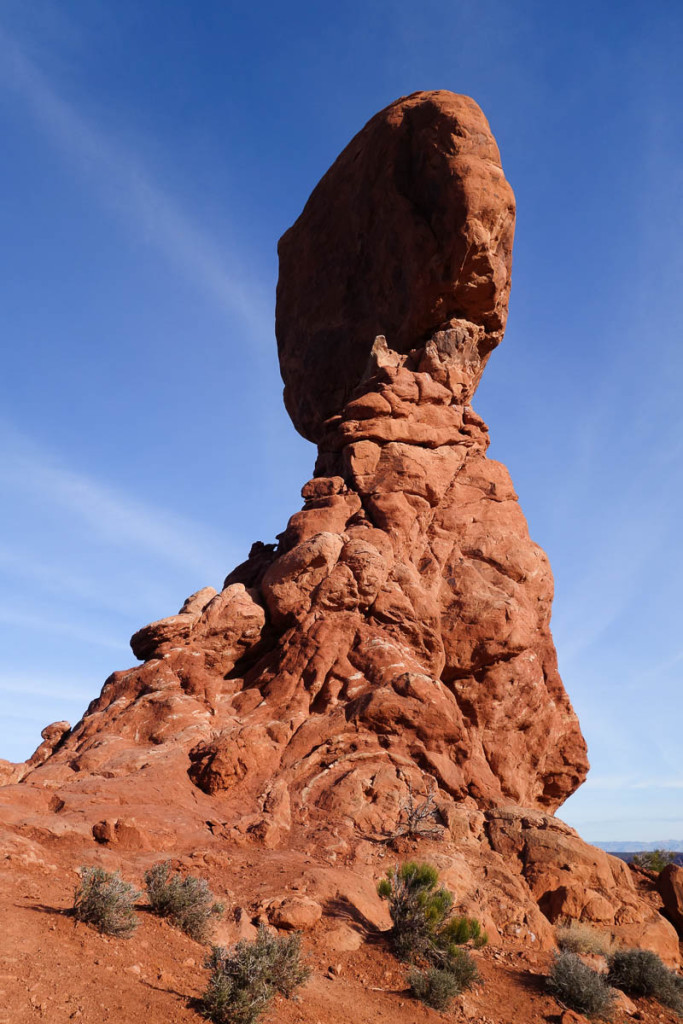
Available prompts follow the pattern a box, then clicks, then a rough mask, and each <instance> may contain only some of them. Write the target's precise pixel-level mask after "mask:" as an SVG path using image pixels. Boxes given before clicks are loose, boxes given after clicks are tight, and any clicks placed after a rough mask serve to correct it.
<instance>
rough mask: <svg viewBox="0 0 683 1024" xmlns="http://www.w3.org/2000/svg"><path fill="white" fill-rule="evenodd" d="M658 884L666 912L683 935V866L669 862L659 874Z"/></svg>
mask: <svg viewBox="0 0 683 1024" xmlns="http://www.w3.org/2000/svg"><path fill="white" fill-rule="evenodd" d="M656 885H657V892H658V893H659V895H660V896H661V897H662V901H663V903H664V914H665V915H666V916H667V917H668V918H669V920H670V921H671V923H672V924H673V925H674V927H675V928H676V930H677V932H678V934H679V935H680V936H682V937H683V868H681V867H679V866H678V865H677V864H667V866H666V867H665V868H664V870H663V871H661V872H660V873H659V875H658V876H657V882H656Z"/></svg>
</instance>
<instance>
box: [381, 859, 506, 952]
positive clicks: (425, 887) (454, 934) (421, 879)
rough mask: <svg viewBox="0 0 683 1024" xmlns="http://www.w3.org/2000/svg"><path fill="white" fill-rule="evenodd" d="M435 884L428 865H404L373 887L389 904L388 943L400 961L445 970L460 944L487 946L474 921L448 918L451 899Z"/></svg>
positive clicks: (485, 938) (414, 862) (437, 878)
mask: <svg viewBox="0 0 683 1024" xmlns="http://www.w3.org/2000/svg"><path fill="white" fill-rule="evenodd" d="M438 881H439V873H438V871H437V870H436V868H434V867H432V865H431V864H418V863H417V862H416V861H407V862H406V863H405V864H402V865H401V866H400V867H399V866H397V867H396V868H394V869H392V870H390V871H388V872H387V877H386V878H383V879H382V881H381V882H380V883H379V885H378V886H377V892H378V893H379V895H380V896H381V897H382V899H384V900H387V902H388V903H389V913H390V915H391V920H392V922H393V927H392V929H391V934H390V941H391V945H392V948H393V950H394V953H395V954H396V956H398V957H399V959H401V960H408V961H411V962H412V961H415V960H419V959H421V958H422V959H424V960H427V961H429V962H430V963H431V964H433V965H434V966H437V967H445V966H447V964H448V961H449V959H451V958H452V957H453V956H455V955H456V954H457V952H458V947H459V946H461V945H463V944H464V943H466V942H469V941H470V940H471V941H472V942H473V943H474V945H476V946H483V945H485V944H486V943H487V942H488V936H487V935H486V932H482V930H481V926H480V924H479V922H478V921H477V920H476V918H470V917H457V916H456V917H454V916H452V914H451V911H452V907H453V897H452V895H451V893H450V892H449V891H448V889H446V888H445V887H444V886H443V885H438Z"/></svg>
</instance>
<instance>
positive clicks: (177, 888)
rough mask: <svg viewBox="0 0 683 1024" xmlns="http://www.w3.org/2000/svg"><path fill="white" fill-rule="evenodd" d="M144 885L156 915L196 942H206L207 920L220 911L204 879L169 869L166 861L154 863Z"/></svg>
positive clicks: (208, 924) (216, 915) (208, 928)
mask: <svg viewBox="0 0 683 1024" xmlns="http://www.w3.org/2000/svg"><path fill="white" fill-rule="evenodd" d="M145 888H146V890H147V899H148V900H149V905H150V907H151V908H152V911H153V912H154V913H155V914H158V915H159V917H166V918H168V919H169V920H170V921H171V922H172V924H174V925H175V926H176V927H177V928H180V929H181V930H182V931H184V932H185V933H186V935H189V936H190V938H192V939H195V940H196V941H197V942H208V940H209V937H210V932H211V922H212V921H213V919H214V918H216V917H219V916H220V915H221V914H222V913H223V910H224V907H223V904H222V903H219V902H218V901H217V900H216V897H215V896H214V894H213V893H212V892H211V890H210V889H209V885H208V882H207V881H206V879H204V878H195V877H194V875H187V876H186V877H185V878H182V877H181V876H180V874H178V873H177V872H176V873H172V872H171V865H170V863H169V862H168V861H165V862H163V863H161V864H155V865H154V867H152V868H150V869H149V871H147V872H146V874H145Z"/></svg>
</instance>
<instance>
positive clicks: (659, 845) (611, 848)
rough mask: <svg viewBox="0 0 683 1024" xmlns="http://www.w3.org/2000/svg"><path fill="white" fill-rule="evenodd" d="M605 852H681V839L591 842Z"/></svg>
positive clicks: (682, 843) (682, 850)
mask: <svg viewBox="0 0 683 1024" xmlns="http://www.w3.org/2000/svg"><path fill="white" fill-rule="evenodd" d="M593 846H597V847H598V849H600V850H605V851H606V852H607V853H642V852H643V851H644V850H675V851H676V853H683V839H659V840H658V841H657V842H656V843H627V842H617V843H593Z"/></svg>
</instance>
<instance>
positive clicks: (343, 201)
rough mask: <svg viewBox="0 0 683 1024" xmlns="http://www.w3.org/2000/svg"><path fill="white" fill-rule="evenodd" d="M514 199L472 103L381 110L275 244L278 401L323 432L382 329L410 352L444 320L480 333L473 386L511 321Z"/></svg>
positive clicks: (403, 104)
mask: <svg viewBox="0 0 683 1024" xmlns="http://www.w3.org/2000/svg"><path fill="white" fill-rule="evenodd" d="M514 224H515V200H514V196H513V193H512V189H511V188H510V185H509V184H508V182H507V181H506V180H505V175H504V174H503V169H502V167H501V163H500V154H499V152H498V147H497V146H496V143H495V140H494V138H493V136H492V134H491V130H490V128H489V125H488V122H487V120H486V118H485V117H484V115H483V113H482V111H481V110H480V109H479V107H478V106H477V104H476V103H475V102H474V100H471V99H470V98H469V97H468V96H456V95H455V94H454V93H451V92H443V91H442V92H421V93H414V94H413V95H412V96H408V97H407V98H404V99H400V100H397V102H396V103H392V104H391V105H390V106H389V107H387V108H386V109H385V110H382V111H381V112H380V113H379V114H376V115H375V117H373V118H372V120H371V121H369V122H368V124H367V125H366V126H365V127H364V128H363V129H362V131H360V132H359V133H358V135H356V136H355V138H353V139H352V140H351V142H350V143H349V145H348V146H347V147H346V149H345V150H344V151H343V153H342V154H341V155H340V156H339V157H338V159H337V160H336V161H335V162H334V164H333V165H332V167H331V168H330V169H329V171H328V172H327V174H325V176H324V177H323V179H322V180H321V181H320V183H319V184H318V186H317V187H316V188H315V189H314V191H313V194H312V195H311V197H310V199H309V200H308V202H307V203H306V206H305V207H304V210H303V212H302V214H301V216H300V217H299V219H298V220H297V221H296V223H295V224H294V225H293V226H292V227H291V228H290V229H289V231H287V232H286V233H285V234H284V235H283V237H282V238H281V239H280V245H279V248H278V252H279V256H280V279H279V283H278V293H277V314H276V320H277V326H276V330H277V337H278V351H279V354H280V367H281V370H282V376H283V379H284V381H285V404H286V406H287V409H288V411H289V414H290V416H291V417H292V419H293V421H294V424H295V426H296V428H297V430H299V431H300V432H301V433H302V434H303V435H304V437H308V438H309V439H310V440H312V441H318V440H319V439H320V434H321V427H322V424H323V423H324V421H325V420H326V419H328V418H329V417H330V416H334V415H336V414H338V413H341V411H342V409H343V407H344V405H345V404H346V402H347V401H348V400H349V398H350V395H351V392H352V391H353V389H354V388H355V387H356V385H357V384H358V383H359V381H360V378H361V376H362V374H363V372H364V369H365V365H366V363H367V360H368V355H369V352H370V349H371V347H372V344H373V341H374V339H375V337H376V336H377V335H378V334H383V335H385V336H386V338H387V342H388V344H389V346H390V347H391V348H392V349H394V350H395V351H397V352H400V353H402V354H405V353H407V352H409V351H410V350H411V349H413V348H415V347H416V346H421V345H424V343H425V342H426V341H427V339H428V338H429V337H430V336H431V335H432V334H434V332H435V331H436V330H437V329H438V328H440V327H443V326H445V325H447V323H448V321H450V320H452V319H456V320H462V321H467V322H469V323H470V324H472V325H473V327H475V328H476V329H477V330H475V331H474V332H473V334H472V336H471V344H470V345H469V346H468V347H467V351H466V353H464V354H463V360H462V361H464V360H465V359H466V363H467V374H468V377H469V384H470V387H471V389H472V390H473V389H474V388H475V387H476V385H477V383H478V380H479V377H480V375H481V372H482V370H483V367H484V364H485V362H486V359H487V358H488V355H489V353H490V352H491V350H492V349H493V348H495V346H496V345H497V344H498V343H499V342H500V340H501V338H502V336H503V331H504V329H505V321H506V317H507V307H508V297H509V294H510V266H511V261H512V239H513V234H514Z"/></svg>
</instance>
